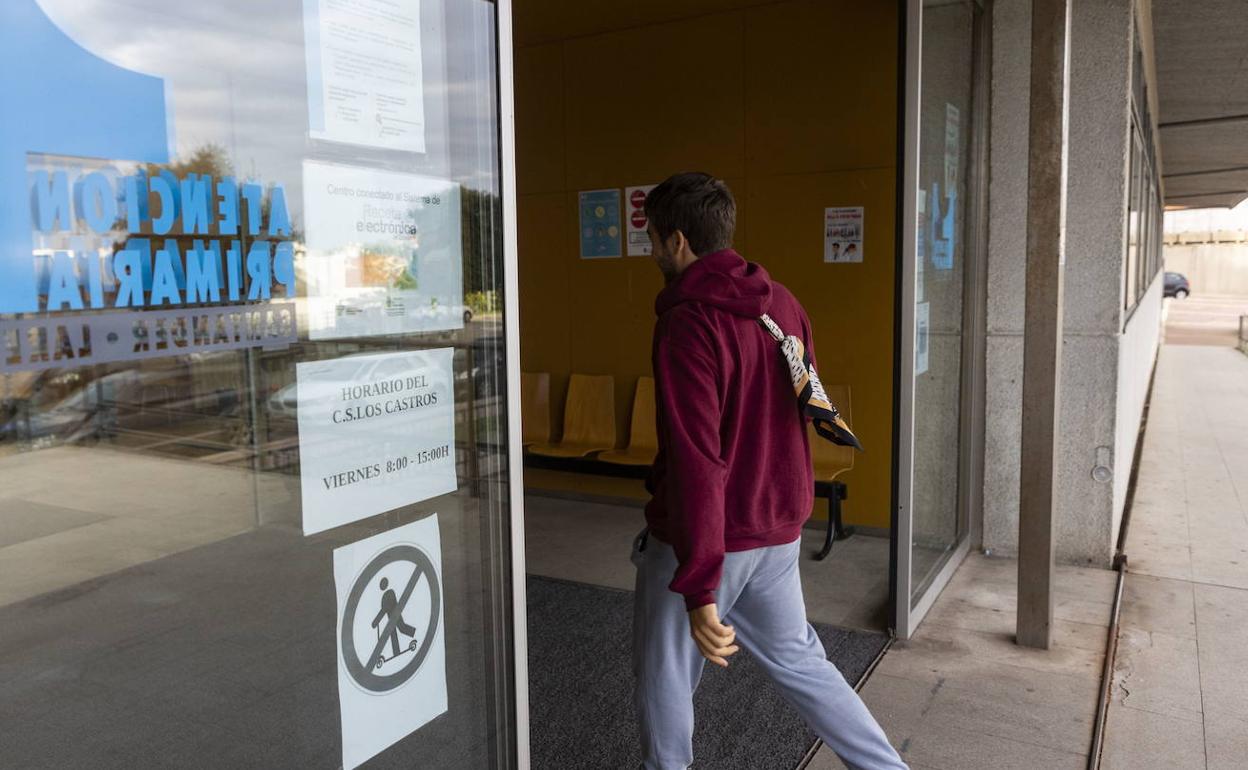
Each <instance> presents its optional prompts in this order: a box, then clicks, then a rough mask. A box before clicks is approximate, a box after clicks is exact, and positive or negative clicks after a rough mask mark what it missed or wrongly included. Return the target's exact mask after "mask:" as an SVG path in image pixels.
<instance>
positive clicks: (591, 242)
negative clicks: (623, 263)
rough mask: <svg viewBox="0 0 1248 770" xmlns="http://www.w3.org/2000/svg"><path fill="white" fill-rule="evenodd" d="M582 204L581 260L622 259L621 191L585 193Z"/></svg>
mask: <svg viewBox="0 0 1248 770" xmlns="http://www.w3.org/2000/svg"><path fill="white" fill-rule="evenodd" d="M579 202H580V226H581V259H610V258H612V257H618V256H620V191H619V190H618V189H616V190H589V191H585V192H582V193H581V194H580V196H579Z"/></svg>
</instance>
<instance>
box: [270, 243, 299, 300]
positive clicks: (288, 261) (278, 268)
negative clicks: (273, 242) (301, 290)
mask: <svg viewBox="0 0 1248 770" xmlns="http://www.w3.org/2000/svg"><path fill="white" fill-rule="evenodd" d="M273 278H274V279H275V280H276V281H277V282H278V283H280V284H281V285H283V286H285V287H286V296H287V297H288V298H289V297H294V296H295V244H293V243H291V242H290V241H281V242H279V243H278V244H277V247H276V248H275V249H274V250H273Z"/></svg>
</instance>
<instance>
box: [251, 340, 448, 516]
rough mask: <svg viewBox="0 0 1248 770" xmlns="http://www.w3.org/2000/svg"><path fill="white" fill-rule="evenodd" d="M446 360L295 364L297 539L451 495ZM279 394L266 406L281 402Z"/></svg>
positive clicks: (431, 354) (418, 354) (443, 351)
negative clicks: (298, 489)
mask: <svg viewBox="0 0 1248 770" xmlns="http://www.w3.org/2000/svg"><path fill="white" fill-rule="evenodd" d="M453 355H454V350H453V349H452V348H438V349H434V350H409V351H403V352H401V353H380V354H371V355H359V356H346V357H344V358H335V359H332V360H329V361H310V362H306V363H296V364H295V383H296V388H297V390H296V393H295V395H296V398H295V403H296V407H297V409H296V411H297V419H298V423H299V468H300V470H299V477H300V487H301V488H302V490H303V533H304V534H305V535H311V534H314V533H316V532H323V531H325V530H327V529H332V528H333V527H338V526H342V525H343V524H349V523H351V522H353V521H359V520H360V519H364V518H368V517H369V516H375V515H377V514H379V513H385V512H386V511H392V510H394V509H395V508H401V507H403V506H405V505H411V504H412V503H416V502H420V501H421V500H427V499H429V498H431V497H436V496H437V495H444V494H447V493H450V492H454V491H455V489H456V487H457V480H456V476H455V379H454V374H453V363H452V362H453ZM281 394H282V391H278V393H277V394H275V396H274V399H276V403H275V404H274V405H273V407H272V408H285V407H284V405H285V404H288V403H289V400H288V398H282V397H281ZM274 399H271V401H273V400H274Z"/></svg>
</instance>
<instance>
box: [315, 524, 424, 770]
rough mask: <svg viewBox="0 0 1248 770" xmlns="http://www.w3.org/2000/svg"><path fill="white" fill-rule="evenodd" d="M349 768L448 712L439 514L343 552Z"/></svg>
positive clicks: (339, 577)
mask: <svg viewBox="0 0 1248 770" xmlns="http://www.w3.org/2000/svg"><path fill="white" fill-rule="evenodd" d="M334 587H335V588H336V589H337V594H338V614H337V619H338V622H337V624H336V627H335V629H334V635H335V636H336V637H337V642H338V645H337V646H338V702H339V705H340V711H341V718H342V767H343V770H353V768H356V767H359V766H360V765H361V764H363V763H364V762H367V761H368V760H369V759H372V758H373V757H375V756H377V755H378V754H379V753H381V752H382V751H384V750H385V749H387V748H389V747H390V746H393V745H394V744H395V743H398V742H399V741H401V740H402V739H403V738H405V737H407V736H408V735H411V734H412V733H413V732H414V731H416V730H418V729H419V728H420V727H422V726H423V725H425V724H427V723H428V722H429V721H430V720H432V719H434V718H435V717H437V716H439V715H441V714H444V713H446V711H447V692H446V643H445V641H444V636H445V634H444V632H443V628H444V627H445V625H446V623H445V619H444V617H443V607H444V605H443V602H442V597H443V595H444V593H445V589H444V587H443V585H442V540H441V533H440V531H439V528H438V515H437V514H436V513H435V514H433V515H431V516H429V517H427V518H424V519H421V520H420V521H416V522H412V523H411V524H406V525H404V526H402V527H398V528H396V529H392V530H390V531H389V532H383V533H382V534H380V535H375V536H373V537H370V538H368V539H366V540H361V541H360V542H358V543H352V544H350V545H345V546H343V547H342V548H338V549H335V550H334Z"/></svg>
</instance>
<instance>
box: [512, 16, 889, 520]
mask: <svg viewBox="0 0 1248 770" xmlns="http://www.w3.org/2000/svg"><path fill="white" fill-rule="evenodd" d="M897 23H898V20H897V8H896V4H895V3H888V2H875V0H791V1H790V2H748V1H746V0H736V1H726V0H640V1H638V2H630V3H618V2H611V1H609V0H543V1H542V2H537V0H529V1H528V2H526V1H525V0H519V1H518V2H517V3H516V5H515V25H516V26H515V32H516V41H517V47H516V53H515V79H516V142H517V185H518V192H519V201H518V216H519V245H520V253H519V263H520V332H521V366H522V368H523V369H524V370H525V371H545V372H550V374H551V401H552V410H551V411H552V415H553V419H554V421H555V427H556V430H555V432H556V434H557V433H558V426H559V425H560V424H561V419H562V410H561V408H560V406H561V405H562V401H563V397H564V395H565V393H566V388H567V379H568V375H569V374H570V373H572V372H579V373H585V374H610V375H614V377H615V383H616V393H615V397H616V416H617V433H618V436H619V443H621V444H623V443H625V442H626V440H627V437H628V418H629V409H630V407H631V398H632V389H633V386H634V384H635V382H636V379H637V377H639V376H641V375H648V374H650V335H651V332H652V330H653V326H654V310H653V302H654V296H655V295H656V294H657V293H658V291H659V289H660V288H661V286H662V280H661V278H660V276H659V272H658V270H657V269H656V268H655V266H654V265H653V263H652V262H651V261H650V259H649V258H645V257H631V258H630V257H624V258H621V259H612V260H581V259H579V238H578V222H577V193H578V191H580V190H593V189H601V188H620V189H621V190H622V189H623V188H624V187H626V186H630V185H641V184H653V183H656V182H659V181H661V180H662V179H664V178H665V177H667V176H669V175H670V174H672V173H675V172H678V171H686V170H701V171H706V172H708V173H711V174H714V175H715V176H718V177H721V178H723V179H724V180H725V181H726V182H727V183H728V184H729V186H730V187H731V188H732V190H733V192H734V194H735V195H736V198H737V206H738V226H737V236H736V247H737V249H738V250H739V251H740V252H741V253H742V254H744V255H745V256H746V258H747V259H751V260H754V261H757V262H760V263H762V264H763V265H764V266H765V267H766V268H767V269H768V271H769V272H770V273H771V274H772V276H773V277H775V278H776V279H777V280H779V281H781V282H782V283H784V284H785V285H787V286H788V287H789V288H790V289H792V290H793V292H794V293H795V294H796V295H797V297H798V299H799V300H800V301H801V302H802V304H803V305H804V306H805V307H806V310H807V312H808V313H809V315H810V317H811V321H812V323H813V325H814V331H815V351H816V354H817V355H818V357H819V370H820V374H821V375H822V377H823V379H824V381H825V382H829V383H831V382H847V383H848V384H849V385H850V387H851V388H852V391H853V422H854V428H855V431H856V432H857V433H858V435H859V436H860V437H861V438H862V440H863V442H864V444H865V445H866V447H867V452H866V453H864V454H860V455H859V456H858V459H857V465H856V467H855V468H854V470H853V471H851V472H850V473H849V474H847V475H846V476H844V477H843V478H844V480H845V481H846V482H847V483H848V484H849V488H850V499H849V500H848V501H847V502H846V507H845V514H846V520H847V521H848V522H850V523H854V524H860V525H866V526H871V527H879V528H886V527H888V525H889V504H890V484H891V476H890V471H891V457H892V446H891V437H892V398H893V396H892V382H893V373H892V362H893V361H892V359H893V280H894V269H895V265H894V237H893V236H894V227H895V222H894V220H895V216H896V211H895V208H896V206H895V201H896V162H897V157H896V138H897V135H896V124H897V112H896V92H897ZM828 206H864V207H865V214H864V220H865V221H864V224H865V229H866V232H865V243H864V245H863V249H864V260H865V261H864V262H863V263H862V264H854V265H847V264H840V265H829V264H825V263H824V262H823V227H822V226H823V210H824V208H825V207H828ZM556 476H557V475H556ZM547 478H552V476H550V475H549V474H548V475H547Z"/></svg>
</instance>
